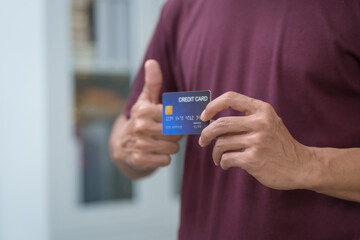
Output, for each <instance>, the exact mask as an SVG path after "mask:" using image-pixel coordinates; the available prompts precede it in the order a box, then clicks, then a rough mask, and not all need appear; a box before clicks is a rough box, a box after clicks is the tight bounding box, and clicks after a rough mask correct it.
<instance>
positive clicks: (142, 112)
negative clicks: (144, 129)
mask: <svg viewBox="0 0 360 240" xmlns="http://www.w3.org/2000/svg"><path fill="white" fill-rule="evenodd" d="M149 111H150V108H149V106H147V105H145V104H142V105H139V107H138V108H137V111H136V115H137V116H138V117H143V116H147V115H148V114H149Z"/></svg>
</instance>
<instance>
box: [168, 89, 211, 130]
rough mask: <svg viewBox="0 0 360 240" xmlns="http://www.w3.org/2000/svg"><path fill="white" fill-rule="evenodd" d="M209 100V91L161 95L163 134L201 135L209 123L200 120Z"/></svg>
mask: <svg viewBox="0 0 360 240" xmlns="http://www.w3.org/2000/svg"><path fill="white" fill-rule="evenodd" d="M210 100H211V92H210V91H195V92H172V93H163V117H162V120H163V134H164V135H176V134H178V135H191V134H201V131H202V130H203V129H204V128H205V127H207V126H208V125H209V123H210V121H207V122H203V121H201V120H200V115H201V113H202V111H204V109H205V107H206V105H207V104H208V103H209V102H210Z"/></svg>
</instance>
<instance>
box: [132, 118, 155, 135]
mask: <svg viewBox="0 0 360 240" xmlns="http://www.w3.org/2000/svg"><path fill="white" fill-rule="evenodd" d="M133 133H134V134H135V135H147V136H158V135H162V123H159V122H155V121H153V120H150V119H145V118H138V119H135V120H134V126H133Z"/></svg>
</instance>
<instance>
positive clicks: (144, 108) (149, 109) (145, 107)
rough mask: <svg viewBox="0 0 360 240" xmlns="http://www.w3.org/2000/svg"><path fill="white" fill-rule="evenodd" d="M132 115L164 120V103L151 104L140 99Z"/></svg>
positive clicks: (158, 120) (157, 120) (159, 120)
mask: <svg viewBox="0 0 360 240" xmlns="http://www.w3.org/2000/svg"><path fill="white" fill-rule="evenodd" d="M131 116H134V117H137V118H149V119H152V120H154V121H156V122H162V104H150V103H147V102H144V101H139V102H137V104H136V105H135V106H134V107H133V109H132V111H131Z"/></svg>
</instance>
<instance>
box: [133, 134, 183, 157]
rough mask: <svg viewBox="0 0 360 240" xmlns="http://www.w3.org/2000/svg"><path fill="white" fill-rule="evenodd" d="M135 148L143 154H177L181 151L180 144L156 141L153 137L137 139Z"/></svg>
mask: <svg viewBox="0 0 360 240" xmlns="http://www.w3.org/2000/svg"><path fill="white" fill-rule="evenodd" d="M134 147H135V148H137V149H140V150H141V151H143V152H148V153H157V154H167V155H169V154H175V153H177V152H178V151H179V144H178V143H176V142H170V141H164V140H155V139H153V138H151V137H142V138H137V139H136V141H135V144H134Z"/></svg>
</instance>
